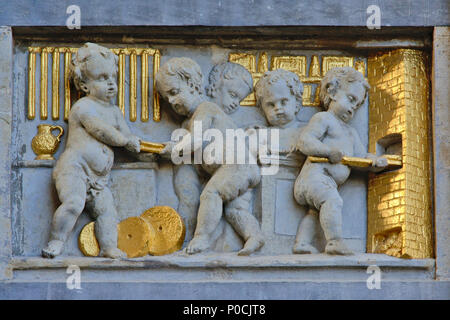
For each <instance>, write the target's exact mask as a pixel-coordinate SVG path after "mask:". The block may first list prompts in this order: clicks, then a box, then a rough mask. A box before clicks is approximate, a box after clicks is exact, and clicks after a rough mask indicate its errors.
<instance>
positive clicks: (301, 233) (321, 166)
mask: <svg viewBox="0 0 450 320" xmlns="http://www.w3.org/2000/svg"><path fill="white" fill-rule="evenodd" d="M368 89H369V84H368V83H367V81H366V80H365V79H364V77H363V75H362V74H361V73H360V72H358V71H356V70H355V69H353V68H350V67H342V68H334V69H331V70H330V71H328V72H327V74H326V75H325V76H324V78H323V79H322V83H321V89H320V100H321V103H322V106H323V108H324V109H325V110H326V111H324V112H319V113H316V114H315V115H314V116H312V118H311V120H310V121H309V123H308V124H307V125H306V126H305V127H304V128H303V130H302V132H301V133H300V135H299V140H298V143H297V145H296V149H297V150H299V151H300V152H302V153H303V154H305V155H306V156H316V157H326V158H328V159H329V163H314V162H311V159H309V158H308V159H307V160H306V162H305V164H304V165H303V167H302V169H301V171H300V175H299V176H298V177H297V180H296V181H295V185H294V198H295V199H296V201H297V202H298V203H299V204H300V205H307V206H309V208H310V210H309V212H308V214H307V215H306V216H305V217H304V218H303V220H302V221H301V222H300V225H299V228H298V231H297V237H296V240H295V245H294V248H293V252H294V253H317V252H318V250H317V249H316V248H315V247H314V246H313V245H312V244H311V243H312V240H313V238H314V230H315V229H316V228H315V227H316V224H317V223H319V221H320V225H321V227H322V229H323V231H324V234H325V239H326V242H327V244H326V247H325V253H327V254H340V255H350V254H352V252H351V251H350V250H349V249H348V248H347V246H346V245H345V244H344V242H343V236H342V206H343V201H342V198H341V196H340V195H339V192H338V187H339V186H340V185H341V184H343V183H344V182H345V181H346V180H347V179H348V177H349V175H350V171H351V168H350V167H348V166H346V165H343V164H341V163H340V161H341V160H342V158H343V156H354V157H363V158H368V159H371V160H372V167H370V168H369V170H371V171H380V170H383V169H384V168H385V167H386V166H387V164H388V163H387V159H386V158H384V157H376V156H375V155H373V154H370V153H367V152H366V149H365V147H364V145H363V144H362V142H361V139H360V137H359V135H358V133H357V132H356V130H355V129H354V128H353V127H351V126H350V125H349V124H348V122H349V121H350V120H351V119H352V118H353V115H354V114H355V112H356V111H357V110H358V109H359V107H361V106H362V105H363V103H364V101H365V100H366V97H367V93H368Z"/></svg>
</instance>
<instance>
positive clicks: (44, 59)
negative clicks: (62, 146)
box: [41, 48, 48, 120]
mask: <svg viewBox="0 0 450 320" xmlns="http://www.w3.org/2000/svg"><path fill="white" fill-rule="evenodd" d="M47 54H48V49H47V48H44V49H42V52H41V119H42V120H46V119H47V118H48V109H47V81H48V55H47Z"/></svg>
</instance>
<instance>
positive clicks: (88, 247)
mask: <svg viewBox="0 0 450 320" xmlns="http://www.w3.org/2000/svg"><path fill="white" fill-rule="evenodd" d="M94 226H95V222H89V223H88V224H86V225H85V226H84V227H83V229H81V232H80V236H79V237H78V247H79V248H80V250H81V252H83V254H84V255H85V256H88V257H97V256H98V255H99V254H100V246H99V245H98V241H97V238H96V237H95V230H94Z"/></svg>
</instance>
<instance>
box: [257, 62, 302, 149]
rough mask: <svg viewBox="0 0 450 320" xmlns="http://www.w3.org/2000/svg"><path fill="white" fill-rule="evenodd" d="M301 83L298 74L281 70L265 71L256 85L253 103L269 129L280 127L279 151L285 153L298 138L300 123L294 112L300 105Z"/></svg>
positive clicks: (296, 111) (297, 110)
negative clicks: (259, 110) (265, 120)
mask: <svg viewBox="0 0 450 320" xmlns="http://www.w3.org/2000/svg"><path fill="white" fill-rule="evenodd" d="M302 95H303V84H302V82H301V81H300V79H299V78H298V76H297V75H296V74H295V73H293V72H290V71H287V70H284V69H277V70H273V71H267V72H266V73H264V75H263V76H262V77H261V79H259V81H258V82H257V83H256V86H255V96H256V104H257V106H259V107H260V108H261V110H262V111H263V113H264V115H265V117H266V119H267V122H268V123H269V126H270V127H269V128H276V129H280V131H279V132H280V134H279V136H280V143H279V149H280V150H278V151H279V153H280V154H287V153H289V151H290V150H291V149H292V145H293V144H294V143H296V141H297V139H298V132H299V130H298V128H299V126H300V122H299V121H297V119H296V115H297V113H298V112H299V110H300V108H301V106H302Z"/></svg>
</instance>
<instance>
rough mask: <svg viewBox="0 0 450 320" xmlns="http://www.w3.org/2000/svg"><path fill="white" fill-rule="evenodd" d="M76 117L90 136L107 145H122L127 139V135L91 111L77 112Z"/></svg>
mask: <svg viewBox="0 0 450 320" xmlns="http://www.w3.org/2000/svg"><path fill="white" fill-rule="evenodd" d="M78 118H79V119H80V122H81V124H82V125H83V127H84V128H85V129H86V131H87V132H88V133H89V134H90V135H91V136H93V137H94V138H95V139H97V140H99V141H101V142H103V143H105V144H107V145H110V146H113V147H123V146H125V145H126V144H127V143H128V141H129V138H128V137H127V136H125V135H124V134H122V133H121V132H120V131H119V130H117V129H116V128H114V127H113V126H111V125H108V124H106V123H105V122H104V121H103V120H102V119H100V118H98V117H97V116H95V115H94V114H92V113H88V112H78Z"/></svg>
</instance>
